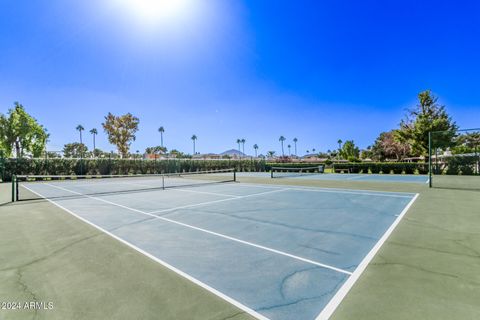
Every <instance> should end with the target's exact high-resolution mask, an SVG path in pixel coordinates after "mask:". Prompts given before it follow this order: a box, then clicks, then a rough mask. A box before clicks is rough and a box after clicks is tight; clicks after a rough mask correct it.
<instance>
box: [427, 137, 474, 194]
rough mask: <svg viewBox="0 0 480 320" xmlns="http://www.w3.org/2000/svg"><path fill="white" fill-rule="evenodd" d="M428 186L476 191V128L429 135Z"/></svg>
mask: <svg viewBox="0 0 480 320" xmlns="http://www.w3.org/2000/svg"><path fill="white" fill-rule="evenodd" d="M429 145H430V147H429V155H430V186H431V187H433V188H452V189H465V190H479V191H480V128H478V129H466V130H457V131H455V132H452V131H436V132H431V133H430V137H429Z"/></svg>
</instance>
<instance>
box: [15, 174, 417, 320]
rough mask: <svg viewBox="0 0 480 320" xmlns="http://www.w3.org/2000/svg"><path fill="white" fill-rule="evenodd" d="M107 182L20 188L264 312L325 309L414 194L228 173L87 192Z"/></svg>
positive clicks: (306, 313)
mask: <svg viewBox="0 0 480 320" xmlns="http://www.w3.org/2000/svg"><path fill="white" fill-rule="evenodd" d="M128 183H132V179H130V180H129V181H128ZM138 183H139V184H142V185H143V186H146V185H151V186H154V184H155V181H149V180H148V181H139V182H138ZM116 184H117V183H116V182H115V183H114V182H111V181H110V182H105V181H81V182H80V181H78V182H67V181H65V182H61V181H56V182H54V181H52V182H49V183H34V184H31V185H29V184H25V185H23V186H22V188H28V189H29V190H31V191H33V192H35V193H37V194H38V195H41V196H44V197H47V198H51V199H50V201H51V202H52V203H54V204H56V205H57V206H59V207H61V208H63V209H64V210H66V211H67V212H69V213H70V214H73V215H75V216H76V217H77V218H80V219H82V220H84V221H85V222H87V223H89V224H91V225H93V226H95V227H96V228H98V229H100V230H102V231H104V232H106V233H108V234H110V235H111V236H113V237H115V238H116V239H118V240H120V241H122V242H123V243H125V244H127V245H129V246H131V247H132V248H134V249H136V250H138V251H139V252H141V253H143V254H145V255H146V256H148V257H150V258H151V259H154V260H155V261H157V262H159V263H161V264H162V265H164V266H166V267H168V268H170V269H171V270H173V271H175V272H177V273H178V274H179V275H181V276H183V277H186V278H187V279H190V280H191V281H193V282H195V283H196V284H198V285H200V286H202V287H203V288H205V289H207V290H209V291H210V292H213V293H214V294H216V295H218V296H220V297H222V298H223V299H225V300H227V301H229V302H231V303H233V304H235V305H236V306H238V307H239V308H241V309H243V310H244V311H246V312H248V313H250V314H251V315H253V316H255V317H257V318H259V319H272V320H273V319H316V318H317V319H326V318H328V317H329V315H330V314H331V313H332V312H333V310H335V308H336V306H337V305H338V304H339V303H340V302H341V300H342V299H343V297H344V296H345V295H346V293H347V292H348V290H349V288H350V287H351V286H352V285H353V283H354V282H355V281H356V280H357V279H358V277H359V276H360V274H361V273H362V271H363V270H364V269H365V267H366V266H367V264H368V262H369V261H370V260H371V259H372V257H373V255H374V254H375V253H376V252H377V250H378V249H379V248H380V246H381V245H382V243H383V242H384V241H385V240H386V238H387V237H388V235H389V234H390V233H391V232H392V230H393V228H394V227H395V226H396V224H397V223H398V222H399V221H400V219H401V218H402V216H403V215H404V214H405V213H406V211H407V210H408V208H409V206H410V205H411V204H412V203H413V202H414V200H415V199H416V196H417V195H415V194H410V193H389V192H375V191H357V190H341V189H322V188H307V187H292V186H279V185H260V184H246V183H234V182H233V183H223V184H208V185H202V186H190V187H183V188H172V189H166V190H158V189H152V190H138V191H137V192H132V193H114V192H112V193H100V194H97V195H93V194H91V192H92V190H97V189H98V190H100V191H101V190H103V188H107V189H108V188H113V190H114V188H115V185H116ZM86 194H89V195H86ZM119 267H121V266H119Z"/></svg>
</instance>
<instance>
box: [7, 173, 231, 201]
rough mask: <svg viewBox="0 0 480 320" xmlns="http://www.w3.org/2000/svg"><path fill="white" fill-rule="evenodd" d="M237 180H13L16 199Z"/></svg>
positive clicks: (205, 176)
mask: <svg viewBox="0 0 480 320" xmlns="http://www.w3.org/2000/svg"><path fill="white" fill-rule="evenodd" d="M234 181H236V171H235V169H223V170H212V171H195V172H181V173H165V174H135V175H83V176H80V175H61V176H53V175H19V176H16V177H14V179H13V188H14V190H15V192H14V194H13V195H12V197H13V199H12V200H13V201H22V200H35V199H53V198H76V197H84V196H89V195H102V194H104V195H108V194H118V193H135V192H146V191H152V190H162V189H168V188H179V187H195V186H202V185H208V184H214V183H226V182H234Z"/></svg>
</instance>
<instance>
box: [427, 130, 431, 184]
mask: <svg viewBox="0 0 480 320" xmlns="http://www.w3.org/2000/svg"><path fill="white" fill-rule="evenodd" d="M428 186H429V188H431V187H432V132H431V131H429V132H428Z"/></svg>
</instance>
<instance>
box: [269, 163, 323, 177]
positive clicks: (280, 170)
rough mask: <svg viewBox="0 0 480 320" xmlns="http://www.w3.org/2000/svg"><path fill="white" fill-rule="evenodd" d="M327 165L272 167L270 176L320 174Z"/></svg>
mask: <svg viewBox="0 0 480 320" xmlns="http://www.w3.org/2000/svg"><path fill="white" fill-rule="evenodd" d="M324 170H325V167H324V166H323V165H319V166H313V167H291V168H288V167H272V168H271V170H270V176H271V177H272V178H288V177H298V176H302V175H311V174H320V173H323V172H324Z"/></svg>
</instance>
